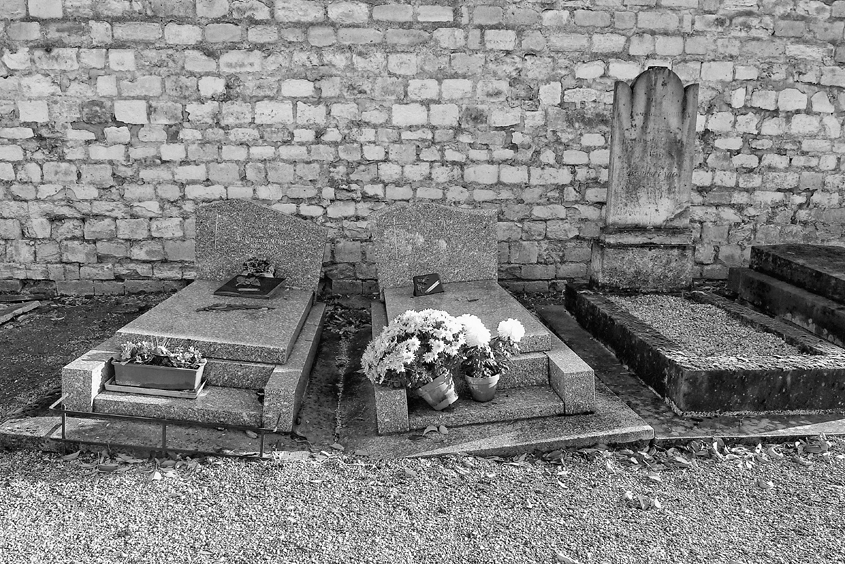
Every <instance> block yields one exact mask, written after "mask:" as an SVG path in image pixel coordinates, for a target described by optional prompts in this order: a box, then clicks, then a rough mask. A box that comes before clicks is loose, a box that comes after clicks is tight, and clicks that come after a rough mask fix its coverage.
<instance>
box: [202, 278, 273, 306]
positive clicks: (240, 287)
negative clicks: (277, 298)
mask: <svg viewBox="0 0 845 564" xmlns="http://www.w3.org/2000/svg"><path fill="white" fill-rule="evenodd" d="M284 281H285V279H284V278H270V277H268V276H247V275H244V274H238V275H237V276H235V277H234V278H232V279H231V280H229V281H228V282H226V283H225V284H223V285H222V286H220V287H219V288H217V290H215V291H214V295H215V296H235V297H238V298H260V299H265V300H267V299H270V298H272V297H273V296H274V295H275V294H276V293H277V292H278V291H279V289H280V288H281V287H282V282H284Z"/></svg>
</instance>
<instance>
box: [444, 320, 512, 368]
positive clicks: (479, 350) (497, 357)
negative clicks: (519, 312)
mask: <svg viewBox="0 0 845 564" xmlns="http://www.w3.org/2000/svg"><path fill="white" fill-rule="evenodd" d="M458 322H459V323H460V324H461V325H462V326H463V328H464V338H465V343H464V345H463V346H462V347H461V350H460V353H459V356H460V358H461V368H462V369H463V371H464V374H465V375H466V376H469V377H471V378H491V377H493V376H495V375H497V374H499V375H501V374H504V373H506V372H507V371H508V370H509V369H510V359H511V357H512V356H513V355H515V354H519V341H521V340H522V337H523V336H525V327H523V326H522V323H520V322H519V321H518V320H516V319H508V320H506V321H502V322H501V323H499V326H498V327H497V329H496V333H497V335H496V336H495V337H491V335H490V331H489V330H488V329H487V327H485V326H484V323H482V321H481V320H480V319H479V318H477V317H476V316H474V315H469V314H467V315H462V316H460V317H458Z"/></svg>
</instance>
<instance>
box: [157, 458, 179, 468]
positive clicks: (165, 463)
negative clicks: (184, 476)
mask: <svg viewBox="0 0 845 564" xmlns="http://www.w3.org/2000/svg"><path fill="white" fill-rule="evenodd" d="M159 466H161V467H162V468H173V467H174V466H176V461H175V460H163V461H162V462H161V464H159Z"/></svg>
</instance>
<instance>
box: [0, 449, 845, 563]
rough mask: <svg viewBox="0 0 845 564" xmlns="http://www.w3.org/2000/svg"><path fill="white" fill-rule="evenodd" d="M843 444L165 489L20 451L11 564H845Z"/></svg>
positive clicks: (214, 469) (285, 472)
mask: <svg viewBox="0 0 845 564" xmlns="http://www.w3.org/2000/svg"><path fill="white" fill-rule="evenodd" d="M843 444H845V443H843V442H842V441H841V440H836V441H820V442H819V443H818V444H816V445H815V446H812V445H811V446H810V448H815V449H816V450H817V451H818V450H821V448H820V447H819V446H818V445H822V446H823V448H828V449H829V451H828V453H827V454H824V455H820V454H814V455H807V454H806V453H803V454H800V453H798V452H797V451H796V450H795V449H790V448H788V447H787V448H782V450H780V451H779V452H780V453H783V454H784V455H785V456H783V458H780V459H778V458H779V456H780V455H779V454H778V452H774V453H772V452H770V453H769V454H768V455H767V454H765V451H763V453H759V452H758V453H754V452H753V451H749V450H747V449H745V448H744V447H737V448H732V449H730V450H728V449H725V448H718V447H717V449H716V450H715V451H712V450H710V451H708V450H707V448H706V447H703V446H701V445H700V444H698V445H696V446H695V447H694V449H695V450H699V449H700V450H699V455H698V456H696V455H695V454H694V453H692V452H688V451H676V450H670V451H668V452H655V451H652V457H651V458H648V457H644V456H642V455H639V454H637V453H633V452H631V451H617V452H610V451H603V450H597V449H587V450H582V451H581V452H577V453H575V452H565V453H554V454H552V455H550V456H548V457H547V458H548V459H547V460H536V459H532V458H531V457H529V458H528V459H524V460H521V461H520V460H519V459H517V460H515V461H503V460H498V461H497V460H492V459H482V458H472V457H464V458H458V457H456V458H446V459H441V460H396V461H386V462H376V463H371V462H367V461H366V460H355V459H352V458H346V457H343V456H332V455H329V456H323V455H319V454H317V455H311V456H312V457H315V458H311V459H309V460H307V461H305V462H300V463H293V462H285V463H281V462H277V463H247V462H242V461H233V460H209V459H206V460H203V461H202V463H201V464H199V465H197V466H195V467H194V468H189V467H187V466H185V465H184V463H182V464H179V466H181V468H178V469H165V468H163V467H162V468H159V472H160V475H161V476H163V477H162V478H161V479H159V480H152V479H151V473H152V472H153V471H155V469H154V467H153V466H152V465H151V463H150V462H143V463H137V462H139V461H130V462H135V463H129V464H126V463H121V464H120V465H119V467H120V469H121V470H122V469H128V471H126V472H121V471H117V472H115V471H113V470H114V468H115V467H114V466H100V467H99V468H100V469H101V470H111V472H106V473H104V472H98V471H97V467H95V466H94V464H92V463H90V461H88V460H83V457H80V458H78V459H76V460H72V461H65V460H62V459H60V458H59V457H57V456H56V455H47V454H40V453H33V452H13V453H6V454H0V561H2V562H7V563H17V562H39V563H50V562H86V563H88V562H117V561H120V562H126V563H132V562H145V563H146V562H156V563H158V562H250V563H252V562H437V563H448V562H461V563H464V562H478V563H482V562H483V563H487V562H569V563H571V562H573V561H574V562H578V563H588V562H590V563H592V562H596V563H599V562H601V563H604V562H607V563H617V562H632V563H634V562H636V563H641V562H684V563H694V562H707V563H721V562H725V563H728V562H730V563H738V562H741V563H746V562H760V563H767V564H768V563H776V562H795V563H802V564H804V563H811V562H841V561H842V558H843V556H842V555H843V554H845V540H843V538H845V537H843V533H845V518H843V514H842V509H843V505H845V460H843V458H845V455H843V454H842V452H843V450H844V449H843V448H842V447H843ZM824 445H827V446H826V447H824ZM714 452H718V453H719V454H715V453H714ZM708 453H709V454H708ZM799 454H800V455H799ZM632 456H633V457H638V459H639V460H640V461H645V462H649V463H650V464H651V465H652V466H651V468H650V469H648V470H645V469H643V467H642V464H637V465H633V464H631V463H629V462H626V461H627V460H630V458H631V457H632ZM678 457H680V458H678ZM711 457H718V458H721V459H722V460H721V461H718V460H715V459H714V458H711ZM118 462H119V461H118ZM168 463H169V464H173V463H172V462H168ZM626 492H631V496H632V497H633V501H628V500H626V498H625V497H626ZM639 496H643V497H642V498H640V497H639ZM629 497H630V496H629ZM654 499H657V500H658V502H659V503H660V507H659V508H658V507H655V506H654V501H653V500H654ZM643 507H647V509H643Z"/></svg>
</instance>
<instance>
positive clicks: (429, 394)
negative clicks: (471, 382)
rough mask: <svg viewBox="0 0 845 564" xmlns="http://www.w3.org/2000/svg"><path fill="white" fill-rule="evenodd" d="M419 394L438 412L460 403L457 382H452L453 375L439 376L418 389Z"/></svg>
mask: <svg viewBox="0 0 845 564" xmlns="http://www.w3.org/2000/svg"><path fill="white" fill-rule="evenodd" d="M417 394H419V396H420V397H421V398H422V399H424V400H425V401H426V402H428V405H430V406H431V407H433V408H434V409H435V410H437V411H440V410H441V409H446V408H447V407H449V406H450V405H452V404H453V403H455V402H456V401H458V394H457V393H456V392H455V381H454V380H452V375H451V374H443V375H441V376H438V377H437V378H435V379H434V380H432V381H431V382H429V383H428V384H426V385H425V386H422V387H421V388H419V389H417Z"/></svg>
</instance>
